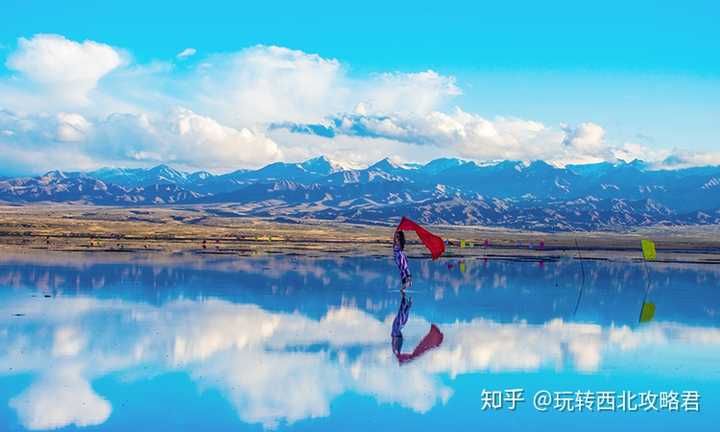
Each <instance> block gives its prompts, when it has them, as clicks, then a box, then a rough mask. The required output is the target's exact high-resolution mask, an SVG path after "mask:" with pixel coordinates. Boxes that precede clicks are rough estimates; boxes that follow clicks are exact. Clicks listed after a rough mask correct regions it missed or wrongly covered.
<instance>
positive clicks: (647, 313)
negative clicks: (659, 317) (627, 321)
mask: <svg viewBox="0 0 720 432" xmlns="http://www.w3.org/2000/svg"><path fill="white" fill-rule="evenodd" d="M654 316H655V303H643V305H642V310H641V311H640V322H641V323H644V322H649V321H652V319H653V317H654Z"/></svg>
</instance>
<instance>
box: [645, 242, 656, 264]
mask: <svg viewBox="0 0 720 432" xmlns="http://www.w3.org/2000/svg"><path fill="white" fill-rule="evenodd" d="M642 251H643V258H645V260H647V261H653V260H654V259H655V258H656V254H655V243H654V242H653V241H652V240H643V241H642Z"/></svg>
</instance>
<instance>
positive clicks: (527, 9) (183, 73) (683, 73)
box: [0, 1, 720, 171]
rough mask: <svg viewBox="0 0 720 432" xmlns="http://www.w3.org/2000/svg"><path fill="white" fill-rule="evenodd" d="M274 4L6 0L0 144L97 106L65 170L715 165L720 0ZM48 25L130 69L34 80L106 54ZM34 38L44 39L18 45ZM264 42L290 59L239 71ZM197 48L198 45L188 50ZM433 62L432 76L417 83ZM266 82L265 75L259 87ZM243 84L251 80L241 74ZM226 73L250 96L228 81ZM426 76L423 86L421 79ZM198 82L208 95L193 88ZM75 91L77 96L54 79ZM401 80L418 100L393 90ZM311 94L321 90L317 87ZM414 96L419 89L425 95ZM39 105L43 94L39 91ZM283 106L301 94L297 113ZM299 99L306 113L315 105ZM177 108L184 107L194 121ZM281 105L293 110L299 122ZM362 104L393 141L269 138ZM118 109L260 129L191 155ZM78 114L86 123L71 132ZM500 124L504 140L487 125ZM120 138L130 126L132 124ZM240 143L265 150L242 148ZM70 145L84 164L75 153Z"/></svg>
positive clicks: (16, 144)
mask: <svg viewBox="0 0 720 432" xmlns="http://www.w3.org/2000/svg"><path fill="white" fill-rule="evenodd" d="M106 3H107V2H106ZM259 3H260V2H218V1H204V2H200V3H198V2H172V3H169V2H168V3H161V2H147V1H144V2H137V1H124V2H112V3H111V4H104V3H103V4H101V3H97V2H90V1H76V2H71V4H70V5H64V4H60V3H47V2H37V1H5V2H3V5H2V6H0V11H2V16H3V17H4V20H3V21H4V22H3V26H2V27H0V60H1V61H0V63H1V64H2V66H0V109H4V110H6V111H9V112H10V113H11V114H12V116H13V117H12V119H8V118H5V119H4V120H2V118H0V127H5V128H6V129H4V130H6V131H8V130H9V131H11V132H14V134H13V135H12V136H13V138H12V140H13V142H9V140H8V138H2V137H0V146H5V147H8V148H9V147H13V148H12V149H10V151H9V153H10V154H15V153H19V152H20V150H19V149H20V148H21V144H22V148H26V149H27V148H37V149H41V148H42V146H41V145H40V143H38V142H37V141H38V138H37V136H38V135H40V136H45V137H47V133H40V132H38V131H35V133H34V135H33V136H23V137H21V136H20V134H19V133H17V132H18V131H17V130H16V129H17V127H16V126H13V125H17V124H18V123H19V122H20V123H22V122H23V121H28V118H32V119H33V122H34V124H36V126H37V128H42V127H44V126H42V125H37V123H42V122H44V123H45V124H46V126H47V127H48V128H50V129H52V130H57V129H58V128H60V127H62V125H63V124H65V123H63V122H66V123H67V119H66V120H59V119H58V118H57V113H64V114H77V115H80V116H82V118H83V120H85V121H86V122H87V127H88V128H91V129H92V133H90V132H88V131H89V130H90V129H87V130H85V129H83V130H82V131H83V132H84V135H85V136H84V137H83V138H82V141H83V142H82V143H81V144H79V140H74V141H73V140H70V141H68V140H67V139H64V140H58V139H56V138H57V137H55V139H50V141H53V142H55V143H56V144H57V143H58V142H62V143H64V145H63V148H64V150H63V151H64V152H65V155H64V156H63V155H55V156H54V157H51V158H49V159H48V161H50V160H52V162H53V163H55V164H57V165H63V166H66V167H67V168H70V167H72V165H73V160H74V161H75V162H74V164H75V165H77V167H78V168H85V167H91V166H97V165H103V164H113V165H122V164H141V165H142V164H152V163H155V162H169V163H175V164H178V165H184V166H198V167H200V166H201V165H202V167H207V168H211V169H213V168H214V169H219V170H222V169H230V168H233V167H236V166H239V165H246V166H253V165H260V164H263V163H266V162H268V161H271V160H299V159H302V158H304V157H306V156H312V155H313V154H319V153H328V154H329V156H331V157H334V158H339V159H342V158H343V157H342V156H344V157H345V158H346V159H347V161H346V162H348V163H350V164H362V163H366V162H368V161H369V160H370V159H372V158H375V157H378V156H395V157H397V158H399V159H401V160H412V159H420V160H421V161H422V160H425V159H429V158H432V157H436V156H441V155H449V156H458V157H464V158H468V159H478V160H485V159H500V158H506V157H507V158H518V159H537V158H542V159H549V158H550V156H551V155H555V154H558V152H561V153H563V154H562V157H561V158H559V159H558V162H564V161H569V160H573V161H578V160H580V161H593V160H601V159H612V158H615V157H623V158H625V157H636V156H638V157H643V158H645V159H657V161H658V162H660V161H662V160H664V159H665V158H667V156H669V155H670V154H675V153H682V155H683V159H684V160H686V161H687V163H688V164H703V163H720V158H716V157H715V156H714V155H713V152H714V151H715V149H716V148H718V144H720V143H719V142H718V138H717V131H716V130H717V128H716V126H715V119H717V118H720V102H718V101H720V86H718V83H719V80H720V55H718V46H720V30H719V29H718V28H719V27H720V26H717V22H720V5H718V4H717V3H716V2H711V1H704V2H703V1H697V2H682V3H680V2H663V1H654V2H646V1H636V2H615V1H606V2H598V3H596V4H583V5H579V4H578V3H577V2H569V1H568V2H565V1H557V2H533V1H524V2H417V1H416V2H377V1H369V2H363V4H362V5H358V4H350V3H347V2H313V3H311V4H305V3H300V2H280V3H272V4H259ZM42 34H45V35H55V36H57V37H60V38H63V40H65V41H66V42H67V43H69V44H78V45H77V46H80V44H82V43H83V42H85V41H92V42H94V43H97V44H102V45H107V46H108V47H112V49H113V50H115V51H116V52H117V53H119V56H120V58H121V60H120V61H119V62H115V63H113V62H112V61H111V62H110V63H108V64H106V65H105V66H104V67H100V68H99V69H97V70H95V69H93V67H90V68H89V70H95V72H96V73H95V75H93V76H91V77H90V80H89V81H88V82H86V83H84V84H83V85H82V88H78V87H77V80H74V81H73V82H67V81H66V82H60V81H61V80H55V79H52V78H51V77H49V76H47V74H45V75H43V76H42V77H38V76H37V74H36V73H35V74H34V72H33V71H37V69H33V68H38V67H39V68H43V70H45V71H48V70H50V71H52V70H54V68H56V69H57V70H56V72H58V74H60V75H65V76H71V75H72V73H68V72H67V69H64V67H65V66H63V64H62V63H63V62H67V61H71V62H75V64H78V65H79V64H80V63H81V62H83V61H90V62H92V61H93V56H94V55H97V54H94V53H92V52H85V53H84V54H82V55H83V57H82V60H79V58H78V57H73V56H72V55H71V56H69V57H68V58H65V59H64V58H62V56H60V55H56V54H52V51H53V50H56V49H57V50H59V51H58V52H65V53H67V52H68V50H64V49H63V48H62V46H65V47H66V48H67V47H69V46H70V45H67V44H66V45H63V43H64V42H62V41H60V42H58V41H57V40H56V41H54V42H53V41H50V42H48V41H45V40H39V39H38V40H33V38H34V37H36V36H37V35H42ZM19 38H25V39H26V40H28V41H34V42H37V43H30V44H28V45H27V46H25V47H22V46H21V44H20V43H19ZM257 46H262V47H265V48H268V47H273V46H277V47H282V48H283V49H288V52H278V51H272V50H267V49H266V50H265V51H262V50H261V51H256V52H255V53H254V54H256V55H252V56H250V57H252V58H253V59H257V58H260V57H261V58H262V62H261V63H262V66H260V67H259V68H258V67H257V66H258V64H260V63H258V62H255V61H254V60H252V61H250V63H251V64H250V65H248V64H247V63H242V62H243V61H245V60H247V57H248V55H247V54H248V51H247V50H249V49H253V47H257ZM80 48H82V46H80ZM187 48H192V49H193V50H194V55H192V56H188V57H185V58H177V57H176V56H177V54H178V53H180V52H182V51H183V50H185V49H187ZM23 50H24V51H23ZM21 51H22V52H21ZM71 51H72V49H71ZM39 52H42V53H44V54H46V55H50V56H52V57H53V58H54V59H55V61H56V62H59V63H53V64H52V65H50V66H48V64H47V63H44V61H45V60H38V57H37V54H38V53H39ZM243 53H245V57H242V56H243ZM292 53H301V54H302V55H300V56H298V55H296V54H292ZM20 54H22V55H24V57H23V56H21V55H20ZM313 55H316V56H318V58H319V59H320V60H318V61H316V63H318V62H319V63H322V65H321V66H323V65H324V66H327V64H326V63H327V62H335V63H333V64H335V65H336V67H335V69H334V70H327V69H322V67H321V69H322V70H317V69H313V67H314V66H312V65H311V66H310V67H309V68H308V69H307V70H305V73H307V74H308V76H310V77H311V78H312V82H308V81H305V80H304V78H302V77H298V76H293V77H292V78H291V79H290V80H289V81H287V82H286V84H287V85H286V86H281V88H280V89H271V90H273V91H275V93H273V94H268V92H262V91H250V90H252V88H250V89H249V88H248V87H247V86H253V85H254V86H255V87H253V88H255V89H256V88H257V81H254V79H260V80H261V81H262V80H266V81H267V80H280V81H282V82H285V81H283V79H284V78H278V77H277V75H273V74H274V73H276V72H277V70H275V69H272V67H273V66H272V64H275V65H277V63H276V62H275V61H276V60H278V58H279V57H283V58H284V60H283V61H287V60H288V56H289V57H292V58H293V59H292V61H293V62H295V61H301V62H302V61H303V59H305V60H308V61H310V62H312V61H315V60H317V59H315V60H313V58H311V57H309V56H313ZM13 56H15V58H16V61H12V60H11V59H12V58H13ZM240 57H242V58H244V59H245V60H242V59H240ZM18 58H20V59H21V60H22V61H20V60H17V59H18ZM33 62H35V63H33ZM274 62H275V63H274ZM323 62H326V63H323ZM219 63H222V64H223V65H224V66H218V64H219ZM207 64H212V65H213V67H214V68H215V69H214V70H216V71H217V72H216V73H213V74H211V75H212V76H211V77H208V76H205V75H203V73H204V72H202V68H203V67H207ZM253 65H254V66H253ZM315 66H317V64H315ZM331 66H332V65H331ZM78 67H79V66H78ZM222 67H225V69H224V70H220V71H218V69H219V68H222ZM253 67H254V69H253ZM283 67H284V66H283ZM268 68H270V69H268ZM86 69H87V68H86ZM248 71H249V72H248ZM428 71H430V72H432V73H433V74H435V75H434V76H428V75H417V74H422V73H425V72H428ZM263 73H268V75H267V76H266V77H265V78H263V76H262V74H263ZM239 76H243V77H245V78H247V77H248V76H252V77H254V78H253V80H250V81H242V83H241V84H237V82H236V81H235V80H236V79H239V78H238V77H239ZM270 77H273V78H270ZM283 77H285V75H283ZM85 78H87V77H85ZM323 79H324V80H325V81H322V80H323ZM213 80H215V82H214V83H210V84H208V82H207V81H213ZM223 81H224V82H228V83H235V84H237V85H241V86H245V87H242V88H238V87H237V86H236V87H232V86H230V87H227V88H221V87H222V86H221V84H222V82H223ZM419 81H421V82H422V83H421V84H419V85H420V87H422V88H419V87H414V86H416V85H418V82H419ZM132 83H135V84H136V85H135V87H133V86H132V85H131V84H132ZM338 83H341V84H338ZM201 84H202V85H206V84H207V85H210V87H212V89H213V91H210V90H208V89H203V90H202V91H201V90H198V87H199V86H201ZM293 85H294V86H293ZM62 86H65V87H64V88H65V90H64V91H60V90H59V88H60V87H62ZM50 87H52V88H50ZM398 87H402V88H405V90H406V91H405V92H404V93H403V92H400V93H397V88H398ZM428 87H431V88H428ZM316 89H320V91H318V92H316V93H312V94H310V92H312V91H314V90H316ZM43 92H49V93H50V94H51V95H50V96H49V97H46V96H45V95H44V93H43ZM71 92H72V93H73V94H75V95H77V94H78V93H81V94H82V95H81V96H82V97H79V98H76V99H77V100H75V101H69V100H68V98H67V97H57V96H58V94H59V93H64V94H65V95H64V96H67V94H68V93H71ZM383 92H384V93H383ZM393 92H395V93H393ZM428 92H429V93H428ZM433 92H434V93H433ZM339 94H342V95H343V99H342V100H336V101H334V102H333V103H328V104H327V105H326V106H322V104H321V103H319V100H321V99H333V98H335V97H336V96H337V95H339ZM128 95H132V96H128ZM226 95H235V96H237V97H238V99H234V100H228V102H232V103H233V106H243V107H245V106H247V107H252V106H253V105H256V104H257V100H261V101H263V102H261V103H260V104H259V105H260V106H262V107H264V108H265V109H264V111H263V115H254V114H253V115H248V114H247V112H248V111H249V110H250V109H249V108H247V109H243V110H240V111H242V112H233V109H232V108H228V107H220V106H214V105H217V104H213V103H210V102H209V101H208V100H207V99H209V98H216V99H224V98H225V96H226ZM410 95H412V96H413V97H414V96H418V95H419V96H418V98H419V100H413V99H412V97H410ZM308 98H309V99H308ZM30 99H35V101H34V102H27V100H30ZM80 99H82V100H80ZM38 100H42V101H48V102H47V103H39V102H38ZM288 100H290V101H295V102H296V103H295V104H294V105H292V106H287V105H284V104H286V103H287V101H288ZM22 101H26V102H22ZM49 101H52V103H50V102H49ZM308 101H309V102H308ZM403 102H404V103H403ZM308 106H309V107H308ZM109 107H112V109H109ZM271 107H276V108H278V110H276V111H273V110H272V109H271ZM304 107H308V108H307V109H306V110H305V111H303V109H304ZM358 107H361V108H359V111H358ZM280 108H281V109H280ZM458 109H460V110H461V111H462V114H458V111H457V110H458ZM178 110H184V111H182V112H184V113H185V114H184V117H183V115H182V114H177V113H178ZM283 111H287V112H293V113H294V114H293V115H288V116H286V117H284V116H283ZM188 112H190V113H192V114H188ZM350 112H352V113H356V114H357V113H360V116H355V118H354V120H353V121H364V122H370V123H372V125H374V126H375V127H379V128H382V131H381V132H383V133H376V134H375V135H374V136H375V137H374V138H369V137H361V136H350V135H348V134H345V133H344V131H343V130H338V131H337V134H336V138H335V139H333V140H332V141H328V140H327V139H324V140H323V139H321V138H319V137H315V136H310V135H308V134H304V136H299V134H291V133H289V132H283V131H282V130H279V129H274V130H275V131H274V132H272V131H270V130H269V129H268V125H270V124H273V123H287V122H291V123H300V124H315V123H322V122H323V121H327V119H329V118H340V117H345V118H347V116H346V114H348V113H350ZM173 113H174V114H173ZM112 114H133V115H135V116H142V115H146V116H147V117H148V118H149V119H150V120H149V121H150V122H151V123H153V122H155V123H153V124H155V126H157V125H158V124H160V123H162V124H167V123H168V122H169V123H173V122H175V123H177V122H181V121H182V120H178V117H182V118H184V119H187V118H188V116H194V115H197V116H199V117H202V119H207V120H210V121H213V122H216V123H217V124H218V125H220V126H221V127H227V128H231V129H233V130H237V131H241V132H242V131H243V129H244V128H247V129H248V131H249V132H252V134H254V135H253V137H250V138H248V137H246V138H247V139H245V141H244V144H243V143H240V141H243V140H239V139H237V138H236V139H230V142H225V141H223V143H220V144H218V143H217V142H213V141H212V140H211V141H205V143H206V145H205V146H201V147H203V148H207V145H215V144H217V145H218V147H217V148H221V147H222V148H223V150H222V151H217V152H215V153H216V154H215V156H216V157H217V158H218V159H219V160H215V161H213V160H212V159H210V158H208V157H205V158H194V157H193V155H194V153H193V150H192V149H189V148H190V147H192V146H191V145H190V144H189V143H186V144H185V145H184V148H183V149H180V148H179V147H173V145H171V144H169V142H170V141H173V139H172V137H168V136H166V137H165V138H162V137H157V136H155V135H152V136H149V135H148V134H147V133H145V132H144V131H141V132H142V133H141V135H142V137H141V138H138V136H137V134H138V133H139V132H138V131H134V132H133V131H130V132H128V131H127V130H126V131H125V132H126V133H129V134H131V136H133V137H135V139H136V140H141V141H143V142H144V143H145V144H144V145H143V146H141V147H142V148H140V147H138V148H133V149H123V148H122V144H121V143H119V142H115V141H112V140H110V139H109V138H108V135H112V136H113V137H117V136H118V134H119V133H120V132H118V131H117V128H116V127H114V129H113V130H112V132H111V133H110V132H107V131H106V130H105V131H104V132H103V133H100V132H101V129H102V128H101V127H100V126H99V124H100V123H103V124H106V123H108V122H107V121H106V120H107V119H108V118H109V117H110V116H111V115H112ZM439 114H444V115H447V116H448V117H447V118H445V117H442V116H441V115H439ZM8 116H9V114H7V113H6V117H8ZM43 116H44V117H43ZM53 116H55V117H53ZM468 116H469V117H468ZM20 117H22V118H20ZM40 117H43V118H42V119H41V118H40ZM358 117H361V118H358ZM193 118H194V117H193ZM498 119H500V120H498ZM508 119H515V120H518V121H522V122H524V123H522V124H521V125H518V124H517V122H509V121H507V120H508ZM73 121H74V122H75V123H72V122H73ZM77 121H80V120H78V118H75V120H71V123H72V125H71V126H73V128H74V129H77V128H78V124H77ZM191 122H192V120H191ZM196 123H197V122H196ZM178 124H179V123H178ZM537 124H541V125H542V127H541V128H538V127H537ZM3 125H4V126H3ZM11 126H12V127H11ZM41 126H42V127H41ZM115 126H117V125H115ZM595 126H597V127H599V128H601V131H600V130H598V129H597V128H594V127H595ZM168 127H169V126H168ZM169 128H170V129H172V128H171V127H169ZM488 128H490V129H492V131H491V132H489V133H485V132H478V131H480V130H483V131H484V130H487V129H488ZM105 129H107V128H105ZM125 129H132V128H130V127H129V126H127V125H125V126H124V130H125ZM156 129H157V127H156ZM176 129H177V128H176ZM448 130H452V133H450V135H448V133H449V132H448ZM45 132H47V131H45ZM226 132H228V131H226ZM133 133H134V135H133ZM228 133H229V134H230V135H233V134H234V132H232V131H229V132H228ZM478 133H480V135H478ZM26 135H27V134H26ZM31 135H32V134H31ZM56 135H57V134H56ZM234 135H237V134H234ZM378 135H379V136H380V138H378V137H377V136H378ZM5 136H6V137H7V136H9V134H7V133H6V134H5ZM66 138H67V137H66ZM76 138H78V137H76ZM196 138H197V137H196ZM216 138H217V137H216ZM3 139H5V142H2V141H1V140H3ZM163 139H164V140H165V141H166V143H165V144H162V143H161V144H158V146H157V148H154V147H153V143H152V141H158V142H162V141H163ZM197 139H200V140H202V136H200V138H197ZM28 140H29V141H28ZM258 140H259V141H260V142H261V143H263V144H261V146H262V149H261V151H256V148H255V147H253V145H254V144H248V142H257V141H258ZM30 141H32V142H31V144H32V145H30V144H29V143H30ZM269 141H272V144H268V142H269ZM69 142H72V143H73V144H72V145H68V143H69ZM458 142H459V143H458ZM418 143H424V144H418ZM48 145H49V144H48ZM243 145H244V146H245V147H242V146H243ZM268 145H270V148H268V147H267V146H268ZM273 145H275V147H276V148H275V147H272V146H273ZM553 145H554V146H556V147H557V148H555V149H554V150H553V151H552V152H550V153H544V152H542V151H539V150H538V149H539V148H552V146H553ZM54 147H57V145H55V146H54ZM226 147H227V148H226ZM103 149H105V150H103ZM107 149H112V151H106V150H107ZM233 149H234V150H233ZM303 149H305V150H303ZM275 150H277V151H275ZM233 151H235V152H238V151H241V152H244V153H248V152H250V153H257V154H258V156H257V157H256V158H250V157H247V156H246V157H234V156H232V154H228V152H230V153H232V152H233ZM42 153H43V154H47V152H46V151H43V152H42ZM74 153H77V155H78V157H73V158H70V157H66V156H67V154H74ZM17 159H18V161H17V162H18V163H13V164H12V167H14V169H16V170H29V171H32V170H40V169H44V168H46V167H45V166H41V165H42V164H37V163H35V162H31V161H34V160H36V159H37V158H36V157H34V156H32V155H31V154H30V153H28V151H26V153H25V156H22V155H18V156H17ZM366 159H367V160H366ZM221 162H222V163H221ZM229 162H231V163H229ZM48 163H49V162H48ZM225 165H227V166H225ZM230 165H232V166H230ZM0 168H1V169H4V170H5V171H8V169H9V168H10V167H6V166H0Z"/></svg>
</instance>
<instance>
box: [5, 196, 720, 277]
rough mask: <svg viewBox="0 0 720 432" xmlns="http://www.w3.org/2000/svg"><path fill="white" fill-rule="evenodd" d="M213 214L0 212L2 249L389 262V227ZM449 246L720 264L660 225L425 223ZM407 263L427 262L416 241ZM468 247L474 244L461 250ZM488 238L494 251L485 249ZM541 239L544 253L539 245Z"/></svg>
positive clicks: (505, 253)
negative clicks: (539, 227) (645, 249)
mask: <svg viewBox="0 0 720 432" xmlns="http://www.w3.org/2000/svg"><path fill="white" fill-rule="evenodd" d="M215 210H216V209H205V208H180V207H176V206H173V207H169V206H168V207H159V208H152V209H148V208H145V207H142V208H116V207H113V208H105V207H96V206H81V205H49V206H0V250H3V251H5V252H9V253H13V252H23V251H26V252H32V251H35V252H47V251H62V252H84V253H108V254H118V253H123V254H136V253H152V254H165V255H173V254H178V253H182V254H193V255H239V256H255V255H278V254H282V255H303V256H309V257H321V256H343V257H347V256H378V257H384V256H389V255H390V254H389V252H388V250H389V249H390V247H391V236H392V232H393V227H392V226H378V225H360V224H351V223H343V222H330V221H318V220H309V221H303V223H287V222H275V221H272V220H267V219H259V218H254V217H247V218H245V217H243V218H238V217H233V218H228V217H222V216H217V215H213V214H212V213H214V212H215ZM427 228H428V229H430V230H431V231H433V232H434V233H436V234H438V235H440V236H441V237H443V238H444V239H447V240H449V241H450V244H449V245H448V246H447V248H446V253H445V255H444V256H443V257H444V258H448V259H459V260H462V259H477V258H482V259H515V260H532V261H550V260H556V259H561V258H573V259H589V260H632V261H642V258H641V257H642V253H641V247H640V240H641V239H644V238H647V239H651V240H653V241H655V243H656V246H657V255H658V257H657V258H658V259H657V260H656V261H657V262H678V263H698V264H720V235H718V233H720V227H715V226H709V227H708V226H705V227H655V228H642V229H637V230H632V231H628V232H623V233H618V232H557V233H543V232H531V231H518V230H510V229H501V228H494V227H467V226H427ZM410 239H411V241H410V242H409V245H408V250H407V252H408V256H409V257H410V258H413V259H417V258H429V255H428V254H427V253H426V251H425V250H424V248H423V247H422V246H421V245H420V244H419V242H418V241H417V240H416V239H415V238H414V236H411V237H410ZM461 240H465V242H466V243H467V244H468V245H471V246H469V247H464V248H461V247H460V242H461ZM486 241H487V243H488V246H487V247H485V246H484V245H485V242H486ZM541 242H542V246H541Z"/></svg>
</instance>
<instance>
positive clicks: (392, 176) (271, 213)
mask: <svg viewBox="0 0 720 432" xmlns="http://www.w3.org/2000/svg"><path fill="white" fill-rule="evenodd" d="M0 201H2V202H7V203H31V202H68V203H86V204H97V205H119V206H128V205H133V206H134V205H162V204H188V205H194V204H203V205H221V204H222V205H223V206H224V207H225V208H226V210H228V211H225V212H223V214H225V215H234V216H243V215H249V216H258V217H268V218H283V219H287V218H297V219H302V218H317V219H328V220H337V221H350V222H364V223H384V222H389V221H392V220H394V219H396V218H398V217H399V216H401V215H408V216H410V217H414V218H415V219H418V220H421V221H423V222H426V223H442V224H467V225H489V226H504V227H513V228H523V229H536V230H547V231H553V230H578V229H580V230H598V229H601V230H602V229H620V228H628V227H637V226H648V225H654V224H663V225H678V224H681V225H684V224H718V223H720V167H718V166H707V167H699V168H687V169H679V170H653V169H650V168H649V166H648V164H646V163H645V162H643V161H639V160H635V161H631V162H623V161H618V162H617V163H609V162H601V163H596V164H586V165H568V166H565V167H557V166H553V165H551V164H548V163H546V162H543V161H533V162H530V163H525V162H521V161H499V162H497V163H488V164H478V163H476V162H472V161H466V160H461V159H455V158H441V159H435V160H433V161H430V162H428V163H426V164H401V163H398V162H395V161H393V160H391V159H388V158H386V159H383V160H380V161H378V162H376V163H374V164H372V165H370V166H368V167H367V168H363V169H347V168H343V167H342V166H341V165H340V164H337V163H335V162H333V161H331V160H330V159H328V158H326V157H322V156H321V157H317V158H313V159H309V160H307V161H304V162H300V163H285V162H276V163H273V164H270V165H267V166H265V167H262V168H260V169H257V170H246V169H240V170H236V171H233V172H230V173H227V174H220V175H216V174H212V173H209V172H207V171H196V172H183V171H179V170H176V169H174V168H172V167H170V166H167V165H158V166H156V167H153V168H147V169H146V168H101V169H98V170H95V171H90V172H62V171H50V172H48V173H46V174H44V175H42V176H37V177H20V178H6V177H5V178H3V177H0Z"/></svg>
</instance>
